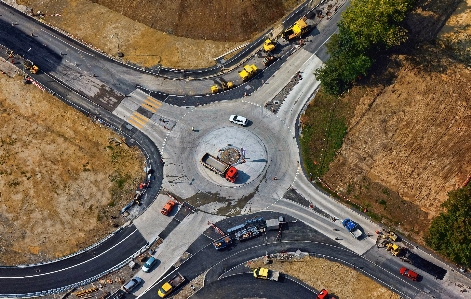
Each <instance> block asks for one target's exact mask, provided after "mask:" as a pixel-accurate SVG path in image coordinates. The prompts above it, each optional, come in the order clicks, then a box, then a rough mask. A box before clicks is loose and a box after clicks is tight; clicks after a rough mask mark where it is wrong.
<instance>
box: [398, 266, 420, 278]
mask: <svg viewBox="0 0 471 299" xmlns="http://www.w3.org/2000/svg"><path fill="white" fill-rule="evenodd" d="M399 273H401V275H404V276H406V277H409V278H410V279H412V280H413V281H416V280H417V279H418V278H419V274H417V273H415V272H414V271H412V270H409V269H407V268H406V267H402V268H401V269H399Z"/></svg>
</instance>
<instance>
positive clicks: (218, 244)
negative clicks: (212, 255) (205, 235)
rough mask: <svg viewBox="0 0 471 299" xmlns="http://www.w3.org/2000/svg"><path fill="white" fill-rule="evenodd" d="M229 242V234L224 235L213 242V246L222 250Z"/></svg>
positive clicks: (230, 240)
mask: <svg viewBox="0 0 471 299" xmlns="http://www.w3.org/2000/svg"><path fill="white" fill-rule="evenodd" d="M231 244H232V239H231V237H229V236H225V237H223V238H221V239H219V240H216V241H215V242H213V246H214V248H216V250H222V249H224V248H226V247H227V246H230V245H231Z"/></svg>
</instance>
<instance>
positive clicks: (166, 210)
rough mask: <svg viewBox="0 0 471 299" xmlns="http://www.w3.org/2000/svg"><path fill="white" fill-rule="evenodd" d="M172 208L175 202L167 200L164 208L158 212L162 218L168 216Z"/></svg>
mask: <svg viewBox="0 0 471 299" xmlns="http://www.w3.org/2000/svg"><path fill="white" fill-rule="evenodd" d="M174 206H175V202H174V201H173V200H169V201H167V203H166V204H165V206H164V207H163V208H162V210H160V213H162V215H164V216H168V214H170V212H171V211H172V209H173V207H174Z"/></svg>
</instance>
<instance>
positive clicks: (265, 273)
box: [253, 267, 280, 281]
mask: <svg viewBox="0 0 471 299" xmlns="http://www.w3.org/2000/svg"><path fill="white" fill-rule="evenodd" d="M253 276H254V277H255V278H260V279H268V280H274V281H278V279H279V278H280V272H278V271H273V270H270V269H267V268H262V267H258V268H256V269H254V270H253Z"/></svg>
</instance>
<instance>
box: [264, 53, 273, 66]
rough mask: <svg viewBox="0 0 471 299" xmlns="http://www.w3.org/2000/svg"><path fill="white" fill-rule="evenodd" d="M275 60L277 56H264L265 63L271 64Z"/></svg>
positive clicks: (266, 64) (265, 64)
mask: <svg viewBox="0 0 471 299" xmlns="http://www.w3.org/2000/svg"><path fill="white" fill-rule="evenodd" d="M275 60H276V57H275V56H272V55H268V56H265V58H263V65H264V66H269V65H270V64H272V63H273V62H275Z"/></svg>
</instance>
